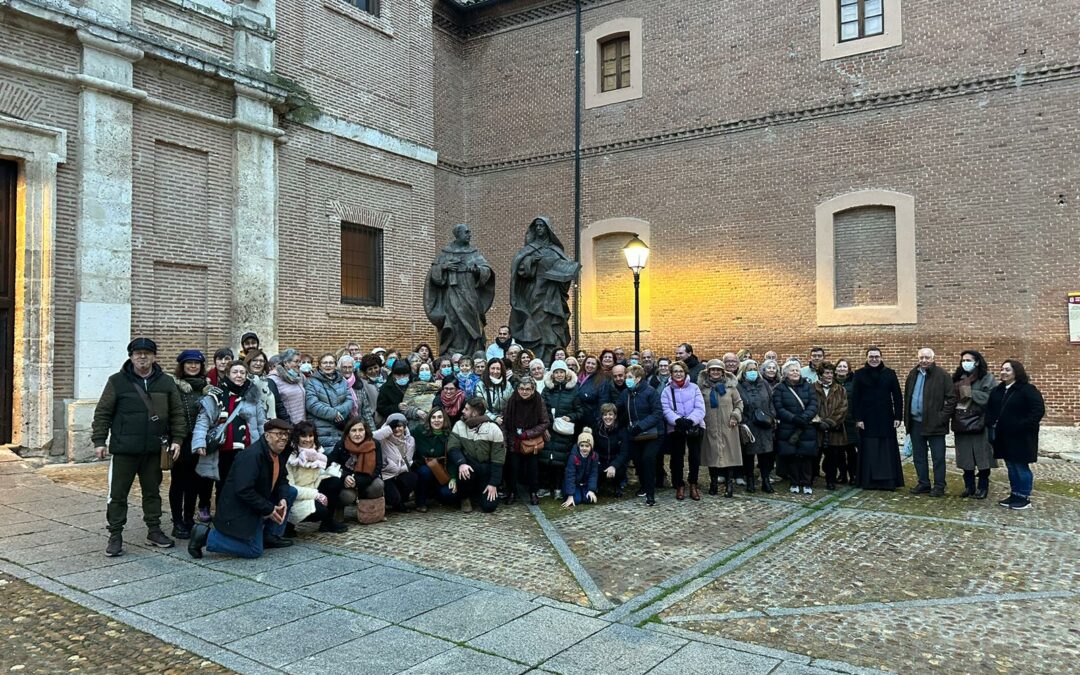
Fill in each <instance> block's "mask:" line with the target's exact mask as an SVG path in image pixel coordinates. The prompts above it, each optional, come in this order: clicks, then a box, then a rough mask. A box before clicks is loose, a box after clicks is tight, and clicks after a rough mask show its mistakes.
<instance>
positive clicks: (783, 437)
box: [772, 378, 818, 457]
mask: <svg viewBox="0 0 1080 675" xmlns="http://www.w3.org/2000/svg"><path fill="white" fill-rule="evenodd" d="M772 400H773V407H774V408H776V416H777V418H778V419H779V420H780V426H779V427H777V429H776V433H777V436H776V438H777V442H776V445H777V452H778V453H779V454H780V456H781V457H792V456H803V457H816V456H817V447H818V445H817V430H816V429H814V426H813V425H812V424H811V423H810V421H811V420H812V419H814V416H815V415H817V412H818V401H817V395H815V394H814V389H813V387H812V386H811V384H810V383H809V382H807V381H806V380H805V379H800V380H799V381H798V382H797V383H796V384H794V385H792V384H791V383H790V382H789V381H788V380H787V379H786V378H785V379H784V381H782V382H781V383H780V384H778V385H777V386H776V389H774V390H773V395H772Z"/></svg>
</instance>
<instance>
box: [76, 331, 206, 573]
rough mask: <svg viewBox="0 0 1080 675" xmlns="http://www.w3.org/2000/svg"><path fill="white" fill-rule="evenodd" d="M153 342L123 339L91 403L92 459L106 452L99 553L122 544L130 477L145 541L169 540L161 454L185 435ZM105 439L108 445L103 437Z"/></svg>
mask: <svg viewBox="0 0 1080 675" xmlns="http://www.w3.org/2000/svg"><path fill="white" fill-rule="evenodd" d="M156 360H157V345H156V344H154V341H153V340H151V339H149V338H144V337H139V338H135V339H134V340H132V341H131V342H130V343H129V344H128V360H127V361H125V362H124V365H123V367H121V368H120V372H119V373H116V374H115V375H112V376H111V377H109V381H108V382H106V383H105V391H103V392H102V393H101V398H100V399H99V400H98V404H97V408H95V409H94V423H93V426H92V427H91V435H90V438H91V440H92V441H93V443H94V451H95V452H96V453H97V456H98V459H105V457H107V456H108V455H110V454H111V455H112V461H111V462H110V464H109V499H108V502H107V503H108V507H107V509H106V518H107V520H108V523H109V525H108V529H109V544H108V546H107V547H106V549H105V555H107V556H110V557H115V556H118V555H120V554H121V553H122V552H123V550H124V539H123V531H124V525H125V524H126V523H127V499H128V493H129V492H130V491H131V485H132V483H134V482H135V477H136V476H138V477H139V487H140V489H141V490H142V506H143V520H144V521H145V522H146V529H147V534H146V543H148V544H150V545H152V546H161V547H162V548H168V547H170V546H172V545H173V540H172V539H169V538H168V537H166V536H165V533H164V532H162V531H161V493H160V488H161V459H162V453H163V452H165V450H166V447H167V448H168V452H169V453H170V454H171V455H172V457H173V459H176V458H177V457H178V456H179V454H180V443H181V442H182V441H183V440H184V437H185V436H186V435H187V424H186V422H185V420H184V408H183V403H182V402H181V400H180V392H179V391H178V390H177V388H176V384H175V382H173V379H172V378H171V377H167V376H166V375H165V373H164V371H162V369H161V366H159V365H158V364H157V363H156V362H155V361H156ZM106 440H108V443H109V445H108V449H106V446H105V442H106Z"/></svg>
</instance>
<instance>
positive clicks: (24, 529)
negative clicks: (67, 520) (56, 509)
mask: <svg viewBox="0 0 1080 675" xmlns="http://www.w3.org/2000/svg"><path fill="white" fill-rule="evenodd" d="M26 515H27V516H30V514H26ZM0 523H4V524H3V525H0V547H3V546H4V545H6V544H7V541H8V540H9V539H10V538H12V537H17V536H19V535H21V534H33V533H35V532H44V531H46V530H51V529H53V528H54V527H57V524H56V523H55V522H53V521H51V520H45V519H44V518H34V517H33V516H30V517H28V518H27V519H26V520H24V521H22V522H9V521H7V520H4V518H3V516H0Z"/></svg>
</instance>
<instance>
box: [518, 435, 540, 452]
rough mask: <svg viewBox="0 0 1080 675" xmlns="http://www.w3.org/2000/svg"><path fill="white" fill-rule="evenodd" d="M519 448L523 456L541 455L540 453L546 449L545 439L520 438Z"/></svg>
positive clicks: (538, 437)
mask: <svg viewBox="0 0 1080 675" xmlns="http://www.w3.org/2000/svg"><path fill="white" fill-rule="evenodd" d="M518 447H519V448H520V449H521V454H523V455H538V454H540V451H541V450H543V449H544V437H543V436H537V437H536V438H519V439H518Z"/></svg>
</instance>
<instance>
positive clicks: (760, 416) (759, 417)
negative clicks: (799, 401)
mask: <svg viewBox="0 0 1080 675" xmlns="http://www.w3.org/2000/svg"><path fill="white" fill-rule="evenodd" d="M754 424H755V425H756V426H759V427H761V428H762V429H772V428H773V427H774V426H776V418H775V417H773V416H772V415H770V414H769V413H767V412H765V411H764V410H762V409H761V408H756V407H755V408H754Z"/></svg>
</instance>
